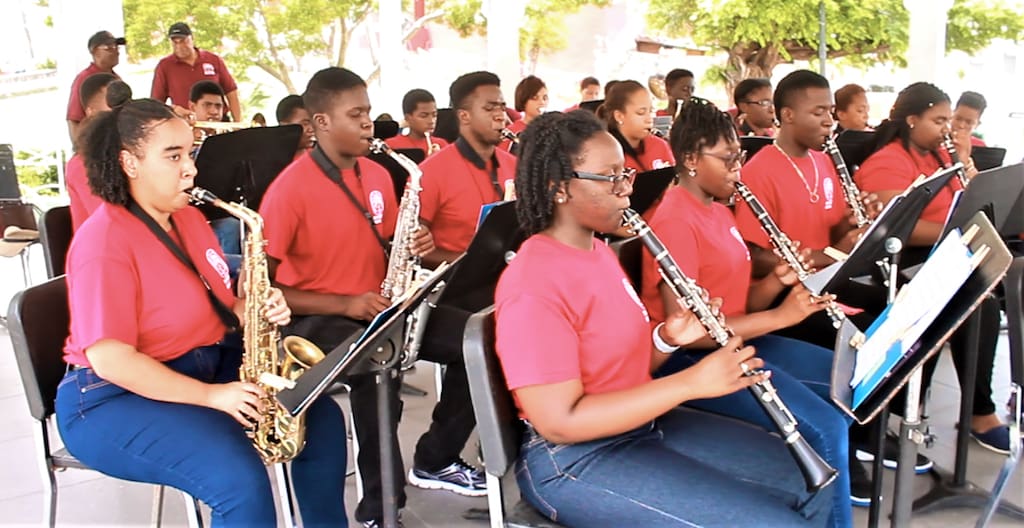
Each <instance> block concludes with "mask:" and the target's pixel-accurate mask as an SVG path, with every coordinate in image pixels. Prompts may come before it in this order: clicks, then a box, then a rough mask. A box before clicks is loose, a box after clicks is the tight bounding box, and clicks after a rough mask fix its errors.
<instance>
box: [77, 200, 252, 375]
mask: <svg viewBox="0 0 1024 528" xmlns="http://www.w3.org/2000/svg"><path fill="white" fill-rule="evenodd" d="M171 219H172V221H173V222H174V226H175V229H174V230H173V231H172V232H171V235H172V236H171V238H172V239H174V238H176V242H177V243H178V245H179V247H182V248H183V249H184V250H185V253H186V254H187V255H188V256H189V258H191V260H192V263H193V264H195V266H196V268H198V269H199V272H200V273H202V274H203V276H204V277H206V280H207V282H208V283H209V284H210V287H211V288H213V291H214V293H215V294H216V295H217V298H219V299H220V300H221V301H222V302H223V303H224V304H226V305H227V306H229V307H231V306H233V305H234V303H235V296H234V294H233V293H232V292H231V279H230V278H229V277H228V265H227V263H226V262H224V256H223V254H222V253H221V251H220V245H219V244H218V243H217V237H216V236H215V235H214V234H213V230H212V229H210V226H208V225H207V224H206V219H205V218H203V214H202V213H201V212H200V211H199V210H198V209H196V208H194V207H187V208H185V209H183V210H181V211H178V212H176V213H174V214H173V215H171ZM175 235H177V236H175ZM67 281H68V298H69V302H70V306H71V335H70V336H69V337H68V340H67V343H66V344H65V345H64V360H65V361H67V362H68V363H71V364H74V365H82V366H89V360H88V358H87V357H86V355H85V350H86V349H87V348H89V347H90V346H92V345H94V344H96V342H97V341H100V340H103V339H116V340H118V341H121V342H123V343H126V344H129V345H131V346H134V347H135V348H136V349H137V350H138V351H139V352H141V353H143V354H146V355H147V356H150V357H152V358H153V359H156V360H157V361H170V360H172V359H174V358H176V357H178V356H181V355H182V354H185V353H186V352H188V351H189V350H192V349H193V348H196V347H200V346H204V345H210V344H213V343H216V342H217V341H220V339H221V338H223V337H224V332H225V331H226V328H225V327H224V324H223V323H221V321H220V318H218V316H217V312H216V311H215V310H214V309H213V305H212V304H211V303H210V299H209V297H208V296H207V294H206V288H205V287H204V286H203V283H202V282H201V281H200V279H199V277H197V276H196V274H195V273H194V272H193V271H192V270H191V269H189V268H188V267H186V266H185V264H184V263H182V262H181V261H179V260H178V259H177V258H176V257H175V256H174V254H172V253H171V251H170V250H169V249H168V248H167V247H165V246H164V245H163V243H162V242H160V240H159V239H158V238H157V237H156V235H154V234H153V233H152V232H151V231H150V230H149V228H148V227H146V225H145V224H143V223H142V221H141V220H139V219H138V218H136V217H135V216H134V215H132V213H130V212H129V211H128V209H127V208H124V207H121V206H118V205H112V204H109V203H104V204H102V205H100V207H99V208H98V209H96V212H94V213H93V214H92V216H90V217H89V220H88V221H87V222H85V223H84V224H82V227H81V229H79V230H78V231H77V232H76V233H75V237H74V238H73V239H72V240H71V249H70V250H69V252H68V261H67Z"/></svg>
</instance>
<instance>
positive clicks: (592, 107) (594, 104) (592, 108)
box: [579, 99, 604, 114]
mask: <svg viewBox="0 0 1024 528" xmlns="http://www.w3.org/2000/svg"><path fill="white" fill-rule="evenodd" d="M603 104H604V99H595V100H593V101H583V102H581V103H580V108H579V109H580V110H586V111H588V112H591V113H594V114H596V113H597V109H598V108H600V107H601V105H603Z"/></svg>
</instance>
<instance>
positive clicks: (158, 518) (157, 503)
mask: <svg viewBox="0 0 1024 528" xmlns="http://www.w3.org/2000/svg"><path fill="white" fill-rule="evenodd" d="M163 523H164V487H163V486H159V485H158V486H154V487H153V510H152V513H151V514H150V516H149V525H150V526H152V527H153V528H160V526H161V525H162V524H163Z"/></svg>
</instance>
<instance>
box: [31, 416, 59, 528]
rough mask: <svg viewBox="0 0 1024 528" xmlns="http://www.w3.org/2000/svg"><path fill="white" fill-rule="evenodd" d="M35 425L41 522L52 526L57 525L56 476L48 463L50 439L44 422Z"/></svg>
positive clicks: (51, 527)
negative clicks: (41, 502)
mask: <svg viewBox="0 0 1024 528" xmlns="http://www.w3.org/2000/svg"><path fill="white" fill-rule="evenodd" d="M37 425H38V427H35V428H33V431H34V434H35V437H36V441H35V442H34V444H35V446H36V451H37V453H36V460H37V461H38V466H39V477H40V480H41V481H42V484H43V522H44V523H46V526H49V527H50V528H53V527H54V526H56V525H57V476H56V475H55V474H54V471H53V466H52V465H51V464H50V440H49V438H48V435H47V433H46V422H45V421H42V422H38V424H37Z"/></svg>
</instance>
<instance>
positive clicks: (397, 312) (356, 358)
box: [277, 261, 458, 528]
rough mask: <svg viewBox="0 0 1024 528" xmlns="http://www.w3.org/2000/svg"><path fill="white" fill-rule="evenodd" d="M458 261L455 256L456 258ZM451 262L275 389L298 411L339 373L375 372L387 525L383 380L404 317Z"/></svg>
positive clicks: (394, 357) (390, 508)
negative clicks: (288, 385) (291, 382)
mask: <svg viewBox="0 0 1024 528" xmlns="http://www.w3.org/2000/svg"><path fill="white" fill-rule="evenodd" d="M456 262H458V261H456ZM451 270H452V266H447V267H445V268H443V269H442V268H439V269H437V270H435V271H434V272H433V273H432V274H431V275H430V276H429V277H428V278H427V279H426V280H425V281H424V282H422V283H420V284H418V285H416V286H415V288H414V289H413V290H410V291H409V292H407V293H406V294H405V295H403V297H402V298H400V299H399V300H398V301H396V302H395V303H394V304H393V305H391V306H390V307H389V308H387V309H386V310H384V311H383V312H381V313H379V314H377V317H374V319H373V321H371V322H370V325H369V326H367V328H366V330H364V331H363V332H362V333H360V334H358V335H354V336H352V337H350V338H349V339H347V340H345V341H344V342H342V343H341V344H340V345H338V346H337V347H335V348H334V350H332V351H330V352H329V353H328V354H327V356H326V357H324V359H323V360H322V361H320V362H319V363H317V364H316V365H313V366H312V367H311V368H309V369H308V370H306V372H304V373H303V374H302V375H301V376H299V378H298V379H297V380H295V387H293V388H291V389H285V390H282V391H280V392H278V393H277V400H278V402H280V403H281V405H282V406H284V408H285V409H286V410H287V411H288V412H289V413H291V414H292V415H293V416H296V415H299V414H301V413H302V412H304V411H305V410H306V408H308V406H309V405H310V404H311V403H313V401H315V400H316V399H317V398H318V397H319V396H320V395H321V394H323V393H324V392H325V391H326V390H327V389H328V388H330V386H331V385H332V384H334V381H335V380H337V379H338V378H339V377H340V376H343V375H349V374H355V373H364V372H375V373H376V374H377V426H378V439H379V441H380V446H379V448H380V466H381V468H380V469H381V488H382V489H381V500H382V502H383V513H384V522H383V525H384V526H387V527H389V528H393V527H395V526H397V523H398V500H397V498H396V497H395V496H394V495H393V493H394V491H393V490H394V489H395V482H394V467H395V460H394V459H393V458H392V453H391V444H392V434H391V425H390V424H391V392H390V391H389V390H388V379H389V378H390V377H394V376H397V375H398V372H397V370H398V369H397V368H396V366H397V365H398V363H399V361H401V359H402V358H401V355H402V354H401V352H402V350H401V348H402V343H403V342H404V340H403V339H402V338H403V335H402V334H403V332H404V331H405V328H406V324H405V322H406V318H407V317H409V316H410V315H411V314H412V313H413V312H414V311H416V310H417V309H418V308H419V305H420V303H422V302H424V301H425V300H426V299H427V297H428V296H430V295H432V294H433V295H437V293H436V290H437V289H442V291H443V288H444V282H443V281H444V280H445V279H446V278H447V277H448V276H449V275H450V272H451Z"/></svg>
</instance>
